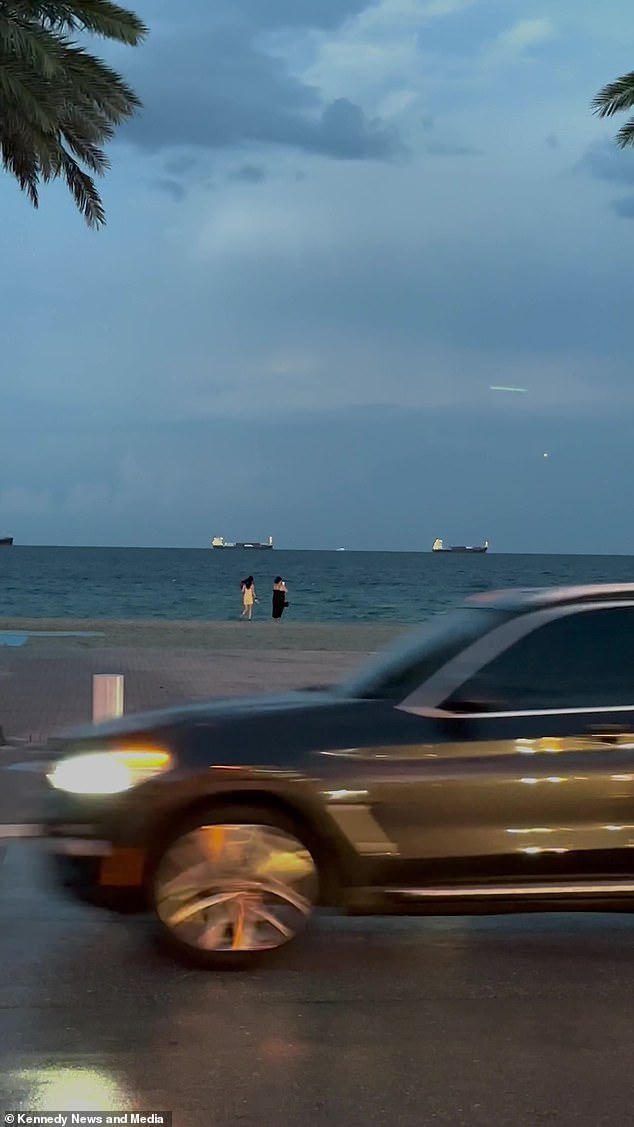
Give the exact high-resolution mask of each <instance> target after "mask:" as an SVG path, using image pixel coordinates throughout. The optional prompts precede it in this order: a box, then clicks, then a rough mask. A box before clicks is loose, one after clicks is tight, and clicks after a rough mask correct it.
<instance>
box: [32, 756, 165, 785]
mask: <svg viewBox="0 0 634 1127" xmlns="http://www.w3.org/2000/svg"><path fill="white" fill-rule="evenodd" d="M172 764H173V759H172V756H171V755H170V754H169V752H167V751H160V750H158V749H156V748H154V749H148V750H145V749H142V748H131V749H130V750H128V751H88V752H84V753H83V754H82V755H73V756H70V757H69V758H68V759H60V761H59V762H58V763H56V764H55V767H54V768H53V770H52V771H51V773H50V774H49V775H48V781H49V783H50V784H51V786H52V787H55V789H56V790H64V791H67V792H68V793H69V794H120V793H121V792H122V791H124V790H131V788H132V787H136V786H138V785H139V783H144V782H145V781H146V780H147V779H152V778H154V776H155V775H160V774H162V773H163V771H168V770H169V769H170V767H171V766H172Z"/></svg>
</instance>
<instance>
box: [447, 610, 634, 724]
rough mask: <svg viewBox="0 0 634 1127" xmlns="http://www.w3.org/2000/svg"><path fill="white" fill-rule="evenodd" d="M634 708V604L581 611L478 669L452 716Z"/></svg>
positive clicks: (451, 701) (454, 701) (450, 704)
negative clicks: (547, 709)
mask: <svg viewBox="0 0 634 1127" xmlns="http://www.w3.org/2000/svg"><path fill="white" fill-rule="evenodd" d="M628 704H634V607H604V608H600V609H596V610H595V609H593V610H579V611H576V612H575V613H573V614H565V615H562V616H561V617H559V618H556V619H554V620H551V621H550V622H547V623H545V624H544V625H543V626H540V627H538V628H537V629H535V630H533V631H532V632H531V633H530V634H528V635H526V636H525V637H524V638H521V639H520V640H519V641H518V642H515V643H514V644H513V645H512V646H510V647H509V648H508V649H507V650H505V651H504V653H502V654H500V655H499V656H498V657H497V658H495V659H494V660H493V661H491V662H490V663H489V664H488V665H486V666H484V667H483V668H482V669H481V670H479V671H478V673H477V674H475V675H474V676H473V677H472V678H471V679H470V680H469V681H467V682H465V683H464V684H463V685H461V686H460V687H459V688H458V689H457V690H456V691H455V692H454V693H452V695H451V696H450V697H449V698H448V699H447V700H446V701H445V702H444V703H443V708H446V709H447V710H448V711H455V712H469V711H472V710H473V711H482V712H486V711H521V710H524V709H546V708H557V709H559V708H593V707H597V708H598V707H602V706H603V707H609V706H611V705H612V706H617V705H628Z"/></svg>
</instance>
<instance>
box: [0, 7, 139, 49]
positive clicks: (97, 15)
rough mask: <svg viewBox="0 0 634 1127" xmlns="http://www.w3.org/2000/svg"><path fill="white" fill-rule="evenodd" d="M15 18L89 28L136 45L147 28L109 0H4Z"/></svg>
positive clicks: (62, 28)
mask: <svg viewBox="0 0 634 1127" xmlns="http://www.w3.org/2000/svg"><path fill="white" fill-rule="evenodd" d="M3 7H4V8H5V9H6V10H7V12H8V14H9V15H13V16H14V18H20V17H21V18H23V19H26V20H29V21H36V22H38V23H40V24H41V25H42V27H44V28H46V29H47V30H50V31H56V32H62V33H72V32H76V31H79V32H88V33H89V34H90V35H97V36H100V37H102V38H104V39H113V40H116V41H117V42H119V43H126V44H128V45H129V46H130V47H135V46H136V45H137V44H138V43H140V42H141V40H142V39H145V37H146V36H147V34H148V28H147V27H146V25H145V24H144V23H143V21H142V20H141V19H140V18H139V17H138V16H137V15H136V13H135V12H131V11H129V9H127V8H123V7H121V6H120V5H119V4H114V3H112V2H111V0H5V3H4V4H3Z"/></svg>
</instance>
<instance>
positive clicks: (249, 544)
mask: <svg viewBox="0 0 634 1127" xmlns="http://www.w3.org/2000/svg"><path fill="white" fill-rule="evenodd" d="M211 546H212V548H234V549H235V548H248V549H251V550H252V551H257V552H263V551H269V552H270V551H272V550H273V537H272V536H269V538H268V540H267V541H266V542H265V543H263V544H262V543H260V541H259V540H238V541H235V542H234V541H231V540H225V538H224V536H214V538H213V540H212V541H211Z"/></svg>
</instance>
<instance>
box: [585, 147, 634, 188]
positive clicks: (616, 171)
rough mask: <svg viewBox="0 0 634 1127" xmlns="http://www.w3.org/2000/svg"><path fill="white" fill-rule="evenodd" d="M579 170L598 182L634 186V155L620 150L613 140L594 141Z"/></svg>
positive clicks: (587, 150) (626, 150)
mask: <svg viewBox="0 0 634 1127" xmlns="http://www.w3.org/2000/svg"><path fill="white" fill-rule="evenodd" d="M577 169H578V170H579V171H581V172H586V173H588V174H589V175H590V176H593V177H594V178H595V179H597V180H607V181H608V182H609V183H612V184H628V185H632V184H634V153H633V152H631V150H628V149H625V150H624V149H619V147H618V146H617V145H616V144H615V143H614V141H613V140H609V141H607V140H606V141H594V142H593V143H592V144H591V145H589V146H588V148H587V149H586V151H585V153H584V154H583V156H582V157H581V159H580V161H579V162H578V164H577Z"/></svg>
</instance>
